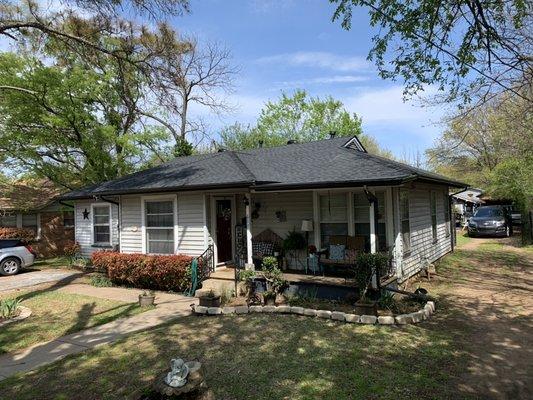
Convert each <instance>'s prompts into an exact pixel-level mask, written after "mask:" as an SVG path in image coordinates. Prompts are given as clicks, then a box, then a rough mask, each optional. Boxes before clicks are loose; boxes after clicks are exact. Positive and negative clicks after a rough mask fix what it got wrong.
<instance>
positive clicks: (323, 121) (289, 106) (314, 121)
mask: <svg viewBox="0 0 533 400" xmlns="http://www.w3.org/2000/svg"><path fill="white" fill-rule="evenodd" d="M330 133H335V134H336V135H337V136H356V135H357V136H358V137H359V139H360V140H361V141H362V143H363V145H364V146H365V148H366V149H367V150H368V151H369V152H370V153H374V154H379V155H382V156H385V157H389V158H393V156H392V153H391V152H390V151H388V150H384V149H381V148H380V147H379V145H378V143H377V141H376V140H375V139H373V138H371V137H369V136H366V135H363V134H362V127H361V118H359V117H358V116H357V114H355V113H350V112H348V111H347V110H346V109H345V108H344V104H343V103H342V102H341V101H339V100H335V99H334V98H332V97H331V96H327V97H325V98H320V97H312V96H310V95H309V94H308V93H307V92H306V91H305V90H301V89H300V90H296V91H294V92H293V93H290V94H287V93H282V94H281V96H280V97H279V99H277V100H276V101H268V102H267V103H266V104H265V106H264V107H263V109H262V110H261V113H260V114H259V118H258V119H257V122H256V123H255V125H253V126H252V125H243V124H240V123H235V124H233V125H230V126H227V127H225V128H224V129H223V130H222V132H221V133H220V138H221V141H220V145H221V146H222V147H224V148H226V149H231V150H239V149H252V148H256V147H258V146H259V143H260V142H261V143H262V145H263V147H273V146H281V145H283V144H285V143H287V141H288V140H296V141H297V142H309V141H313V140H320V139H326V138H327V137H329V134H330Z"/></svg>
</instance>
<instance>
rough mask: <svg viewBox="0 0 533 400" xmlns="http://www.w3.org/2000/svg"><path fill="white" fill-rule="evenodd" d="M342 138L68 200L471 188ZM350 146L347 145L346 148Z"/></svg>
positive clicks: (207, 160) (172, 170) (205, 163)
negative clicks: (246, 191) (407, 186)
mask: <svg viewBox="0 0 533 400" xmlns="http://www.w3.org/2000/svg"><path fill="white" fill-rule="evenodd" d="M350 142H353V141H352V139H351V138H346V137H340V138H334V139H325V140H320V141H315V142H308V143H295V144H288V145H285V146H279V147H273V148H258V149H253V150H242V151H222V152H218V153H211V154H201V155H195V156H190V157H179V158H175V159H174V160H172V161H170V162H167V163H165V164H162V165H159V166H157V167H154V168H150V169H147V170H144V171H140V172H137V173H134V174H131V175H127V176H125V177H122V178H119V179H115V180H112V181H108V182H104V183H101V184H97V185H93V186H90V187H86V188H84V189H81V190H76V191H73V192H70V193H68V194H66V195H64V196H63V199H80V198H88V197H92V196H99V195H101V196H104V195H113V194H126V193H150V192H152V193H153V192H165V191H183V190H199V189H219V188H254V189H255V190H257V191H260V190H271V189H295V188H319V187H335V186H337V187H343V186H363V185H368V186H372V185H394V184H400V183H403V182H406V181H410V180H416V179H418V180H425V181H431V182H435V183H441V184H445V185H449V186H454V187H466V186H467V184H465V183H462V182H457V181H454V180H451V179H449V178H446V177H444V176H442V175H438V174H435V173H432V172H428V171H424V170H422V169H419V168H414V167H411V166H409V165H406V164H403V163H400V162H396V161H392V160H389V159H386V158H383V157H379V156H376V155H372V154H369V153H367V152H366V151H365V150H364V149H363V148H362V147H359V146H351V145H349V144H348V143H350ZM347 144H348V145H347Z"/></svg>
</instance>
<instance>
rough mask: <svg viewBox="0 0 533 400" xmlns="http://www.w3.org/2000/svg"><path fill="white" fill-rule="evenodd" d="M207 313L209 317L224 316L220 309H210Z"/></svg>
mask: <svg viewBox="0 0 533 400" xmlns="http://www.w3.org/2000/svg"><path fill="white" fill-rule="evenodd" d="M207 313H208V314H209V315H220V314H222V309H221V308H220V307H209V308H208V309H207Z"/></svg>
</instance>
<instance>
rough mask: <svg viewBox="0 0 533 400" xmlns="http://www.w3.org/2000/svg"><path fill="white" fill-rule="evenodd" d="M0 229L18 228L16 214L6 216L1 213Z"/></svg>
mask: <svg viewBox="0 0 533 400" xmlns="http://www.w3.org/2000/svg"><path fill="white" fill-rule="evenodd" d="M0 227H2V228H16V227H17V216H16V214H8V213H6V214H4V215H2V214H1V212H0Z"/></svg>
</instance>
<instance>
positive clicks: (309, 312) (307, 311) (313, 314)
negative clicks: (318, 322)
mask: <svg viewBox="0 0 533 400" xmlns="http://www.w3.org/2000/svg"><path fill="white" fill-rule="evenodd" d="M304 315H307V316H308V317H316V310H315V309H313V308H304Z"/></svg>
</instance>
